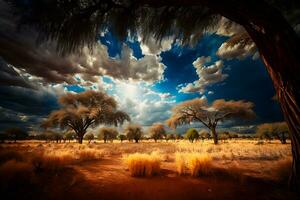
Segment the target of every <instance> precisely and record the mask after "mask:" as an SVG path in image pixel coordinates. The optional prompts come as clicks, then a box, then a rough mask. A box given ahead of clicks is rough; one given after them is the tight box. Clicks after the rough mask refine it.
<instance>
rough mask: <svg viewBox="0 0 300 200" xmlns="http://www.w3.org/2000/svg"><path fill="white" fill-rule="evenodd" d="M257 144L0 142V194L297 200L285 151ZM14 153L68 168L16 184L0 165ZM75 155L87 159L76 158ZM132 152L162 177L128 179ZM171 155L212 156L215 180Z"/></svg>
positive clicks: (285, 148) (278, 146)
mask: <svg viewBox="0 0 300 200" xmlns="http://www.w3.org/2000/svg"><path fill="white" fill-rule="evenodd" d="M256 143H257V141H254V140H231V141H227V142H226V143H221V144H219V145H213V144H212V141H204V142H202V141H198V142H196V143H193V144H192V143H189V142H187V141H176V142H170V141H169V142H165V141H160V142H157V143H154V142H147V141H142V142H140V143H138V144H136V143H129V142H123V143H119V142H117V141H116V142H114V143H106V144H104V143H103V142H101V141H97V142H96V143H92V144H87V143H85V144H83V145H79V144H76V143H58V144H57V143H45V142H40V141H26V142H19V143H16V144H14V143H10V144H2V145H1V154H2V157H1V156H0V158H1V165H0V176H1V177H4V174H5V177H6V179H5V183H4V180H3V179H1V188H2V189H1V190H4V191H1V192H2V194H5V196H7V197H10V198H20V197H22V199H41V198H43V199H172V200H176V199H296V196H295V194H293V193H290V192H288V190H287V185H286V178H287V174H288V172H289V162H290V157H291V153H290V145H289V144H287V145H281V144H279V143H277V142H274V141H272V143H264V144H262V145H257V144H256ZM12 151H16V152H20V153H21V154H22V157H23V158H24V159H23V161H20V159H19V161H18V158H15V157H14V156H11V158H10V160H13V159H15V160H17V162H25V161H24V160H30V159H31V158H33V157H34V155H36V154H42V153H43V155H45V156H47V155H48V156H49V155H52V154H53V152H55V156H56V157H59V156H61V157H62V160H63V161H65V162H63V167H60V168H59V169H56V170H52V171H51V170H50V171H47V170H44V171H41V172H35V171H34V170H33V171H34V172H33V173H26V175H24V174H23V176H25V178H24V180H20V177H17V178H16V177H13V176H8V174H9V172H11V171H13V169H11V168H10V169H9V170H8V169H7V168H5V167H3V166H4V165H7V162H9V159H6V160H5V162H4V161H3V157H5V156H3V155H4V154H5V152H12ZM80 152H81V153H82V152H88V153H85V154H83V153H82V155H80V156H78V155H79V154H80ZM136 152H139V153H151V152H158V153H159V155H160V156H161V171H160V173H159V174H158V175H156V176H152V177H131V176H130V173H129V171H128V167H127V166H126V164H125V163H124V159H123V158H124V156H126V155H128V154H132V153H136ZM176 152H177V153H186V154H185V155H188V153H191V154H193V153H206V154H208V155H209V156H210V157H211V158H212V163H213V166H214V171H213V174H211V175H209V176H203V177H192V176H190V175H189V174H188V173H187V174H185V175H178V173H177V172H176V162H175V153H176ZM53 155H54V154H53ZM93 155H94V156H93ZM21 160H22V159H21ZM13 166H14V167H16V166H18V165H16V164H15V163H14V165H13ZM11 173H14V171H13V172H11ZM15 174H17V173H15ZM9 177H10V178H9ZM16 180H17V181H16ZM3 185H5V187H2V186H3Z"/></svg>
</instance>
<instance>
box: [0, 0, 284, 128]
mask: <svg viewBox="0 0 300 200" xmlns="http://www.w3.org/2000/svg"><path fill="white" fill-rule="evenodd" d="M222 20H223V21H221V22H220V25H219V27H218V29H216V30H214V31H210V32H208V33H206V34H205V35H204V36H203V37H202V39H201V40H200V41H198V43H196V44H194V45H193V46H182V45H181V44H180V41H178V40H176V39H174V38H173V37H172V36H170V37H169V38H164V39H163V40H162V42H161V43H160V44H159V43H157V42H156V41H155V40H154V39H153V38H150V39H149V40H148V41H144V42H143V41H142V40H141V37H140V36H139V35H138V34H137V35H136V36H135V37H128V38H127V40H126V41H125V42H120V41H118V40H117V39H116V37H114V35H112V34H111V32H110V31H105V32H103V33H101V35H99V38H98V41H97V45H96V46H95V49H94V51H93V52H90V51H89V50H88V49H84V50H83V53H82V54H81V55H67V56H61V55H58V54H57V53H56V51H55V47H56V44H55V42H47V43H43V44H37V43H36V42H35V39H36V36H37V34H36V32H35V31H34V30H31V29H25V30H21V31H20V30H18V31H17V30H16V26H17V25H16V22H15V20H14V18H13V17H11V15H10V12H9V11H8V7H7V6H6V5H5V3H4V2H3V1H0V27H1V28H0V46H1V47H3V48H1V49H0V131H3V130H5V129H6V128H9V127H15V126H17V127H22V128H25V129H28V130H36V129H39V124H40V123H41V121H42V120H43V119H45V118H46V117H47V115H48V114H49V113H50V112H51V111H53V110H56V109H58V108H59V104H58V102H57V99H58V98H59V97H60V96H62V95H64V94H66V93H67V92H75V93H78V92H83V91H86V90H91V89H92V90H99V91H105V92H107V93H108V94H109V95H111V96H113V97H114V98H115V99H116V100H117V102H118V104H119V109H121V110H123V111H126V112H127V113H128V114H129V115H130V117H131V119H132V122H134V123H138V124H140V125H142V126H143V127H145V128H147V127H149V126H150V125H152V124H153V123H157V122H164V121H165V120H166V119H168V118H169V117H170V115H171V109H172V107H173V106H175V105H176V104H178V103H180V102H183V101H186V100H190V99H194V98H207V100H208V102H212V101H214V100H216V99H226V100H245V101H251V102H253V103H254V104H255V107H254V111H255V112H256V114H257V117H256V119H255V120H252V121H249V122H239V121H237V122H235V123H234V125H233V126H234V127H232V128H235V127H240V128H241V127H242V129H243V128H245V129H247V128H249V127H250V128H251V127H253V125H256V124H259V123H266V122H276V121H282V120H283V116H282V114H281V111H280V107H279V105H278V103H277V102H276V101H275V100H273V97H274V95H275V91H274V88H273V85H272V81H271V80H270V77H269V75H268V73H267V71H266V69H265V67H264V64H263V63H262V61H261V59H260V58H259V54H258V52H257V49H256V47H255V45H254V44H253V43H251V44H247V45H246V46H243V45H241V44H236V45H234V46H228V45H227V43H226V41H227V40H228V39H229V38H230V37H232V36H233V35H235V34H237V33H240V32H241V31H243V29H242V28H241V27H240V26H238V25H236V24H233V25H232V26H231V27H226V29H225V28H224V27H225V26H223V25H222V23H224V21H226V19H222ZM196 126H197V127H198V126H199V124H196ZM224 126H226V124H224Z"/></svg>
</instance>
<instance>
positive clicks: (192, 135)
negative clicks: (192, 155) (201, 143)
mask: <svg viewBox="0 0 300 200" xmlns="http://www.w3.org/2000/svg"><path fill="white" fill-rule="evenodd" d="M185 137H186V138H187V139H188V140H189V141H190V142H194V140H197V139H198V138H199V133H198V132H197V131H196V129H194V128H190V129H188V130H187V132H186V133H185Z"/></svg>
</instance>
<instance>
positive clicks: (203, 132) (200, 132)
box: [199, 129, 210, 140]
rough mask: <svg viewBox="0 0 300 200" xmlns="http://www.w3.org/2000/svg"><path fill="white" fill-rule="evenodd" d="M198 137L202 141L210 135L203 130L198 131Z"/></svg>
mask: <svg viewBox="0 0 300 200" xmlns="http://www.w3.org/2000/svg"><path fill="white" fill-rule="evenodd" d="M199 137H200V138H201V139H202V140H204V139H210V134H209V133H208V132H207V131H206V130H205V129H201V130H200V131H199Z"/></svg>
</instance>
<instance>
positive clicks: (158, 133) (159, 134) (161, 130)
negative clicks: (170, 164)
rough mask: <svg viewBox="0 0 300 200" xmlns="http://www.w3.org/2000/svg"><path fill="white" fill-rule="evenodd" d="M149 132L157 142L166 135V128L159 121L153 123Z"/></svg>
mask: <svg viewBox="0 0 300 200" xmlns="http://www.w3.org/2000/svg"><path fill="white" fill-rule="evenodd" d="M149 133H150V136H151V138H152V139H154V140H155V142H156V141H157V140H159V139H162V138H163V137H164V136H166V130H165V127H164V125H163V124H160V123H157V124H153V125H152V126H151V127H150V129H149Z"/></svg>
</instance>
